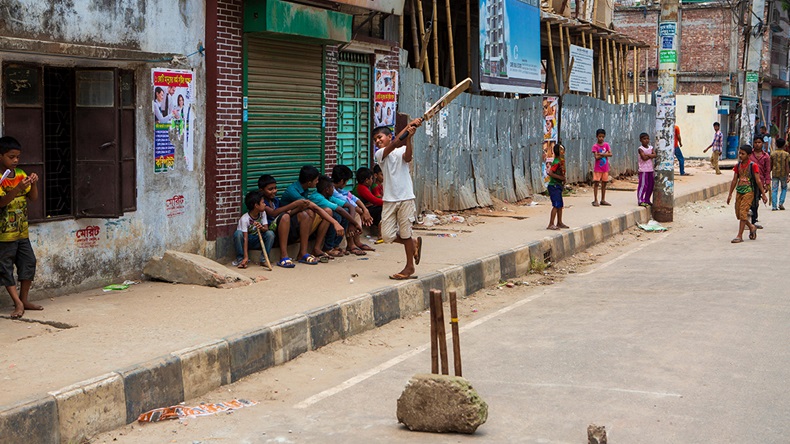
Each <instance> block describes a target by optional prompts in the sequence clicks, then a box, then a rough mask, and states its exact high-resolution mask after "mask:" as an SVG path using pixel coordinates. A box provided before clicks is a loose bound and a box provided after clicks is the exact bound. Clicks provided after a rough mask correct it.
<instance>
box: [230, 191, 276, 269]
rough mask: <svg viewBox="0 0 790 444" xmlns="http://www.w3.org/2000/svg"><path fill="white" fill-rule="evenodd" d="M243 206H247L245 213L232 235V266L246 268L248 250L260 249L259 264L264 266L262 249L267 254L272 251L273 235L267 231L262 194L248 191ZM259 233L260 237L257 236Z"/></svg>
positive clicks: (248, 260) (248, 256)
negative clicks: (234, 255) (233, 259)
mask: <svg viewBox="0 0 790 444" xmlns="http://www.w3.org/2000/svg"><path fill="white" fill-rule="evenodd" d="M244 204H245V205H246V206H247V212H246V213H244V214H243V215H242V216H241V218H239V224H238V225H237V227H236V232H235V233H233V243H234V245H235V247H236V260H235V261H233V265H234V266H236V267H239V268H247V264H248V263H249V262H250V250H258V249H260V250H261V259H260V264H261V265H262V266H265V265H266V262H265V261H264V260H263V251H264V250H263V249H264V248H265V249H266V253H267V254H268V253H269V252H270V251H271V250H272V245H274V233H273V232H272V231H270V230H269V222H268V220H267V219H266V212H265V208H266V204H265V203H264V202H263V194H262V193H261V192H260V191H258V190H255V191H250V192H249V193H247V195H246V196H245V197H244ZM259 233H260V236H258V234H259ZM261 239H263V245H261Z"/></svg>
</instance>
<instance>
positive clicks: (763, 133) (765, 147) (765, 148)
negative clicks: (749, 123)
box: [760, 126, 774, 154]
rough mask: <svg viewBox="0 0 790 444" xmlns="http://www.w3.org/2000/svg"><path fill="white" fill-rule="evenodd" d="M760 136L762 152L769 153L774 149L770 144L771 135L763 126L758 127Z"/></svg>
mask: <svg viewBox="0 0 790 444" xmlns="http://www.w3.org/2000/svg"><path fill="white" fill-rule="evenodd" d="M760 137H762V138H763V152H764V153H766V154H771V152H772V151H773V149H774V147H773V144H772V142H773V140H772V138H771V135H770V134H768V129H767V128H766V127H765V126H761V127H760Z"/></svg>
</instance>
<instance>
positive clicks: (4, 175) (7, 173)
mask: <svg viewBox="0 0 790 444" xmlns="http://www.w3.org/2000/svg"><path fill="white" fill-rule="evenodd" d="M10 175H11V170H5V173H3V177H2V178H0V183H2V182H3V181H4V180H6V179H7V178H8V176H10Z"/></svg>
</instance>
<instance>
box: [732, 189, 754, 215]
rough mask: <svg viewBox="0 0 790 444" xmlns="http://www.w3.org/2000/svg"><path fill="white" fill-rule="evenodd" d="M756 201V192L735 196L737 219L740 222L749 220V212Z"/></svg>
mask: <svg viewBox="0 0 790 444" xmlns="http://www.w3.org/2000/svg"><path fill="white" fill-rule="evenodd" d="M753 201H754V192H752V191H749V192H748V193H745V194H740V193H736V194H735V217H736V218H738V220H749V210H750V209H751V208H752V202H753Z"/></svg>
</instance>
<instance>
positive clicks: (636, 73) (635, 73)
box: [634, 47, 639, 103]
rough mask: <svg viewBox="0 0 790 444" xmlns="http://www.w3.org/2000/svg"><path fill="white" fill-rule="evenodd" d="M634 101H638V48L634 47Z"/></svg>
mask: <svg viewBox="0 0 790 444" xmlns="http://www.w3.org/2000/svg"><path fill="white" fill-rule="evenodd" d="M634 101H635V102H636V103H639V48H637V47H634Z"/></svg>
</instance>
